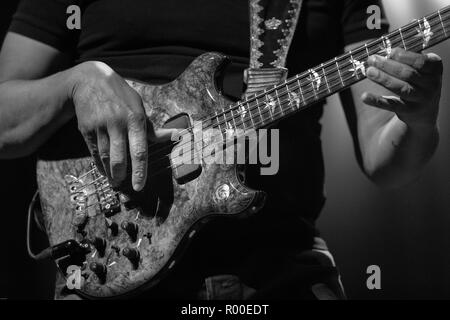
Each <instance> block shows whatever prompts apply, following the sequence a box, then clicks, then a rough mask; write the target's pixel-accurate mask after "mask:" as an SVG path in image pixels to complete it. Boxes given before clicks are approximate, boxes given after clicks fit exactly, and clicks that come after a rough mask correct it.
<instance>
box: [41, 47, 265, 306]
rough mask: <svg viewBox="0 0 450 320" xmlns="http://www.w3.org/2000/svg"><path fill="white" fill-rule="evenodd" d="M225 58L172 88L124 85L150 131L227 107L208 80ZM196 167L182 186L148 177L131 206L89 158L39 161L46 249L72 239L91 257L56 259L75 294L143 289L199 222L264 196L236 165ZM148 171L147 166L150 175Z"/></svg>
mask: <svg viewBox="0 0 450 320" xmlns="http://www.w3.org/2000/svg"><path fill="white" fill-rule="evenodd" d="M226 61H227V59H226V58H225V57H224V56H222V55H220V54H217V53H206V54H204V55H202V56H200V57H198V58H197V59H196V60H194V61H193V62H192V64H191V65H190V66H189V68H188V69H186V70H185V72H184V73H183V74H182V75H181V76H180V77H179V78H178V79H176V80H174V81H173V82H171V83H168V84H165V85H160V86H153V85H148V84H144V83H139V82H136V81H128V83H129V84H130V85H131V86H132V87H133V88H134V89H135V90H136V91H137V92H138V93H139V94H140V95H141V97H142V99H143V102H144V106H145V112H146V114H147V116H148V118H149V119H150V120H151V121H152V123H153V124H154V125H155V127H163V126H164V125H167V121H168V120H169V119H171V118H173V117H175V116H177V115H180V114H186V115H188V119H189V120H190V121H191V123H192V121H193V120H195V119H202V118H205V117H208V116H211V115H213V114H214V112H215V111H218V112H219V111H220V110H222V108H224V107H227V106H229V105H230V104H231V103H232V102H230V101H228V100H227V99H225V98H224V97H223V96H222V95H221V94H220V93H219V90H217V87H216V81H215V80H216V79H217V74H219V69H221V67H222V66H224V64H225V63H226ZM156 149H158V148H156ZM151 150H152V148H151V149H150V152H151ZM150 162H151V159H150ZM167 164H169V162H168V161H167ZM200 168H201V172H200V174H199V175H198V176H197V177H196V178H195V179H193V180H191V181H189V182H186V183H183V184H180V183H178V182H177V180H175V178H174V176H173V172H172V169H167V170H166V171H165V172H163V173H161V174H159V175H158V176H156V177H153V178H151V179H148V182H147V185H146V187H145V188H144V191H143V192H141V193H139V194H136V195H135V198H133V195H131V201H130V199H129V197H128V198H127V197H123V196H122V195H121V194H120V195H116V194H115V193H114V192H112V190H111V189H110V188H109V187H108V184H107V183H106V182H105V180H104V179H103V178H102V177H101V176H98V174H97V172H96V170H93V168H92V164H91V159H90V158H81V159H64V160H57V161H47V160H46V161H44V160H39V161H38V164H37V180H38V185H39V193H40V198H41V206H42V211H43V219H44V223H45V228H46V232H47V234H48V238H49V241H50V244H51V245H55V244H58V243H61V242H64V241H67V240H70V239H74V240H76V241H78V242H80V243H85V244H88V246H89V251H90V252H85V253H84V254H83V255H82V256H80V255H78V256H67V257H64V258H61V259H58V260H57V261H56V262H57V265H58V267H59V269H60V271H61V272H62V273H63V274H64V276H65V277H68V276H69V275H70V272H71V270H72V269H70V268H69V267H70V266H73V265H75V266H78V267H80V269H81V274H82V277H81V284H80V288H79V289H77V290H78V292H79V293H80V294H82V295H84V296H85V297H88V298H117V297H123V296H126V295H131V294H135V293H138V292H140V291H142V290H145V289H148V288H150V287H152V286H153V285H155V284H156V283H157V282H158V281H159V280H160V279H161V278H162V277H163V276H165V275H166V274H167V273H168V272H169V271H170V270H171V269H172V268H174V267H175V266H176V264H177V261H178V260H179V259H180V258H181V254H182V251H183V248H185V247H186V246H187V245H188V243H189V241H190V240H191V239H192V237H194V236H195V233H196V232H197V231H198V228H200V227H202V226H203V225H204V223H205V222H207V221H209V220H210V219H211V218H214V217H218V216H235V217H239V216H244V215H247V214H249V213H253V212H256V211H258V210H259V209H260V208H261V207H262V205H263V202H264V198H265V195H264V193H263V192H260V191H255V190H251V189H249V188H247V187H246V186H245V185H244V184H243V181H242V179H241V178H240V177H239V176H240V175H239V171H238V166H237V165H217V164H213V165H206V164H205V163H202V164H201V167H200ZM152 170H154V168H153V169H152V167H151V166H150V168H149V173H151V172H152ZM239 170H240V169H239ZM99 190H100V191H101V192H99ZM131 251H132V253H133V254H130V252H131ZM93 264H95V266H94V268H93V267H92V265H93ZM92 269H94V270H92Z"/></svg>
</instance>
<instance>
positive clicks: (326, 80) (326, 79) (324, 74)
mask: <svg viewBox="0 0 450 320" xmlns="http://www.w3.org/2000/svg"><path fill="white" fill-rule="evenodd" d="M320 67H321V68H322V73H323V77H324V78H325V83H326V84H327V89H328V92H329V93H331V90H330V85H329V83H328V78H327V75H326V73H325V67H324V65H323V63H322V64H321V65H320Z"/></svg>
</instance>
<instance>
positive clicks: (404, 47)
mask: <svg viewBox="0 0 450 320" xmlns="http://www.w3.org/2000/svg"><path fill="white" fill-rule="evenodd" d="M419 27H420V22H419ZM398 33H399V34H400V38H401V39H402V43H403V49H405V50H408V49H407V47H406V43H405V38H403V32H402V28H400V29H398Z"/></svg>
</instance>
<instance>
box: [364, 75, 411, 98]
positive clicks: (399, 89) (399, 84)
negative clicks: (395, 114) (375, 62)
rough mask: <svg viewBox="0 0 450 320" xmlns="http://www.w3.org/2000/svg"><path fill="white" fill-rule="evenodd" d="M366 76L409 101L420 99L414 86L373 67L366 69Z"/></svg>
mask: <svg viewBox="0 0 450 320" xmlns="http://www.w3.org/2000/svg"><path fill="white" fill-rule="evenodd" d="M367 78H368V79H370V80H372V81H374V82H375V83H378V84H379V85H381V86H383V87H385V88H386V89H388V90H389V91H391V92H392V93H394V94H396V95H398V96H400V98H402V99H405V100H407V101H411V102H417V101H419V100H420V96H419V92H418V90H417V89H416V88H415V87H413V86H412V85H410V84H409V83H407V82H405V81H403V80H400V79H397V78H395V77H393V76H391V75H389V74H387V73H386V72H384V71H382V70H379V69H377V68H375V67H370V68H369V69H367Z"/></svg>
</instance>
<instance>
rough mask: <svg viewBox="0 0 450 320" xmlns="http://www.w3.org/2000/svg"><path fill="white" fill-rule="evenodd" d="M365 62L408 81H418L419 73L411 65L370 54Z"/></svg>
mask: <svg viewBox="0 0 450 320" xmlns="http://www.w3.org/2000/svg"><path fill="white" fill-rule="evenodd" d="M367 63H368V65H369V66H371V67H375V68H377V69H379V70H381V71H384V72H386V73H387V74H389V75H391V76H394V77H396V78H398V79H400V80H403V81H405V82H409V83H416V82H420V78H421V76H420V73H419V72H418V71H417V70H416V69H414V68H413V67H411V66H409V65H407V64H404V63H401V62H398V61H396V60H392V59H386V58H384V57H381V56H377V55H375V56H370V57H369V59H368V60H367Z"/></svg>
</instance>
